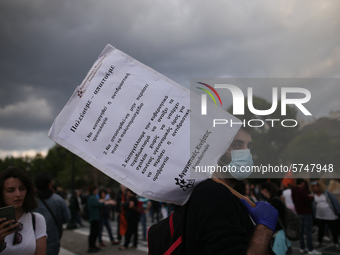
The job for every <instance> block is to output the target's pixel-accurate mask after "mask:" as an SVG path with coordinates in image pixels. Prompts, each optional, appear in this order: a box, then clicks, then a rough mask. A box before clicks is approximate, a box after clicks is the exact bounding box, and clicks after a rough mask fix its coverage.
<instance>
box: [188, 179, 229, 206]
mask: <svg viewBox="0 0 340 255" xmlns="http://www.w3.org/2000/svg"><path fill="white" fill-rule="evenodd" d="M232 196H233V195H232V193H231V192H230V190H229V189H228V188H226V187H225V186H224V185H222V184H220V183H217V182H215V181H213V180H211V179H208V180H205V181H203V182H201V183H200V184H198V185H197V186H196V187H195V188H194V190H193V192H192V194H191V200H196V199H198V200H202V201H203V200H206V202H209V201H210V202H212V201H216V200H218V199H229V198H230V197H232Z"/></svg>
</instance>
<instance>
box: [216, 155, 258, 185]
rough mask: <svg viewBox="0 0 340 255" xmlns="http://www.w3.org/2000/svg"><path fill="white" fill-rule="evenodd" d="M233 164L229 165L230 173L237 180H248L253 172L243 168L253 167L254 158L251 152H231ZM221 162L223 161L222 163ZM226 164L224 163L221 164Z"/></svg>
mask: <svg viewBox="0 0 340 255" xmlns="http://www.w3.org/2000/svg"><path fill="white" fill-rule="evenodd" d="M230 153H231V162H230V164H229V166H230V171H229V173H230V174H231V175H232V176H233V177H234V178H235V179H237V180H243V179H245V178H247V177H248V176H249V175H250V174H251V171H250V169H244V168H242V169H241V167H242V166H250V167H251V166H253V157H252V155H251V153H250V150H248V149H244V150H231V152H230ZM220 162H221V161H220ZM221 163H223V164H224V162H221Z"/></svg>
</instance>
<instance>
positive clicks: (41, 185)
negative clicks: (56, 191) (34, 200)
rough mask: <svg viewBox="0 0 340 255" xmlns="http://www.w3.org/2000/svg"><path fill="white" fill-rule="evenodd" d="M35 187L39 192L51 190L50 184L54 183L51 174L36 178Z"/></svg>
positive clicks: (40, 174) (42, 174)
mask: <svg viewBox="0 0 340 255" xmlns="http://www.w3.org/2000/svg"><path fill="white" fill-rule="evenodd" d="M34 182H35V187H36V188H37V189H38V190H39V191H43V190H49V189H50V184H51V183H52V177H51V175H50V174H49V173H46V172H42V173H39V174H38V175H37V176H36V177H35V180H34Z"/></svg>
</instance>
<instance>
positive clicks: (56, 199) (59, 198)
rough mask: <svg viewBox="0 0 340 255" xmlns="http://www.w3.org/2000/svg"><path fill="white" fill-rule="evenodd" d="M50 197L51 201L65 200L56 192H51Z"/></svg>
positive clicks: (63, 201)
mask: <svg viewBox="0 0 340 255" xmlns="http://www.w3.org/2000/svg"><path fill="white" fill-rule="evenodd" d="M51 199H52V200H53V201H56V202H62V203H66V202H65V199H64V198H63V197H62V196H60V195H58V194H55V193H53V194H52V196H51Z"/></svg>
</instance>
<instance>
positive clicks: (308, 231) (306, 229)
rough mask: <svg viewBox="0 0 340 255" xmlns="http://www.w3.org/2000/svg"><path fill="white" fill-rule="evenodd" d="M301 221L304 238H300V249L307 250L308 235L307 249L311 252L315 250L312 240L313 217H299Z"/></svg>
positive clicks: (307, 215)
mask: <svg viewBox="0 0 340 255" xmlns="http://www.w3.org/2000/svg"><path fill="white" fill-rule="evenodd" d="M298 216H299V218H300V221H301V229H302V236H301V238H300V249H302V250H304V249H305V247H306V246H305V239H304V235H306V241H307V249H308V250H309V251H311V250H313V240H312V227H313V217H312V215H311V214H306V215H298Z"/></svg>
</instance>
